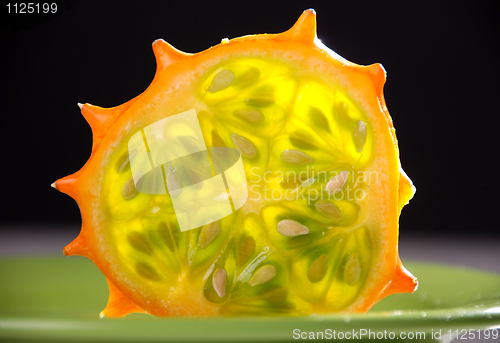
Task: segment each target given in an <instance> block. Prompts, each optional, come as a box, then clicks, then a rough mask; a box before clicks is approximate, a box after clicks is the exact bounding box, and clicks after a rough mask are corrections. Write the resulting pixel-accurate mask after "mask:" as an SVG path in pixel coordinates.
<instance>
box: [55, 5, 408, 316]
mask: <svg viewBox="0 0 500 343" xmlns="http://www.w3.org/2000/svg"><path fill="white" fill-rule="evenodd" d="M153 50H154V53H155V56H156V61H157V72H156V75H155V77H154V80H153V81H152V83H151V85H150V86H149V87H148V89H147V90H146V91H145V92H144V93H143V94H141V95H139V96H137V97H136V98H134V99H132V100H130V101H128V102H126V103H125V104H123V105H120V106H118V107H114V108H108V109H105V108H101V107H97V106H93V105H90V104H85V105H80V106H81V111H82V114H83V115H84V117H85V119H86V120H87V121H88V123H89V124H90V126H91V128H92V133H93V147H92V154H91V156H90V158H89V160H88V161H87V163H86V164H85V165H84V166H83V167H82V169H81V170H79V171H78V172H76V173H75V174H73V175H70V176H67V177H65V178H62V179H60V180H58V181H56V182H55V187H56V188H57V189H58V190H60V191H61V192H63V193H66V194H68V195H70V196H71V197H73V198H74V199H75V200H76V201H77V203H78V205H79V207H80V211H81V214H82V222H83V223H82V230H81V232H80V234H79V236H78V237H77V238H76V239H75V240H74V241H73V242H71V243H70V244H69V245H68V246H66V247H65V249H64V253H65V254H66V255H82V256H86V257H88V258H89V259H91V260H92V261H93V262H94V263H95V264H96V265H97V266H98V268H99V269H100V270H101V271H102V272H103V273H104V274H105V276H106V278H107V280H108V285H109V289H110V296H109V301H108V305H107V306H106V308H105V309H104V310H103V311H102V313H101V315H102V316H107V317H121V316H124V315H127V314H129V313H132V312H141V313H151V314H154V315H157V316H217V315H225V314H232V315H242V314H291V315H307V314H310V313H331V312H339V311H341V312H364V311H367V310H368V309H370V307H371V306H372V305H373V304H375V303H376V302H377V301H378V300H380V299H382V298H384V297H385V296H388V295H390V294H393V293H401V292H413V291H414V290H415V289H416V287H417V281H416V279H415V278H414V277H413V276H412V275H411V274H409V273H408V272H407V271H406V270H405V269H404V267H403V266H402V264H401V262H400V260H399V257H398V251H397V238H398V218H399V215H400V212H401V208H402V207H403V206H404V205H405V204H406V203H407V202H408V201H409V200H410V199H411V197H412V196H413V194H414V187H413V185H412V183H411V181H410V180H409V178H408V177H407V176H406V174H405V173H404V172H403V171H402V169H401V167H400V163H399V156H398V154H399V152H398V147H397V141H396V136H395V131H394V128H393V125H392V120H391V118H390V116H389V113H388V111H387V108H386V105H385V102H384V97H383V92H382V89H383V85H384V83H385V71H384V69H383V68H382V66H381V65H380V64H373V65H370V66H359V65H356V64H353V63H351V62H348V61H346V60H345V59H343V58H341V57H340V56H338V55H337V54H335V53H334V52H333V51H331V50H330V49H328V48H327V47H325V46H324V45H323V44H322V43H321V42H320V41H319V40H318V39H317V38H316V19H315V12H314V11H313V10H307V11H305V12H304V13H303V14H302V16H301V17H300V18H299V20H298V21H297V23H296V24H295V25H294V26H293V27H292V28H291V29H290V30H288V31H286V32H284V33H280V34H263V35H254V36H245V37H241V38H236V39H232V40H227V39H226V40H223V41H222V43H221V44H219V45H217V46H215V47H212V48H210V49H208V50H206V51H203V52H200V53H197V54H187V53H184V52H181V51H179V50H176V49H175V48H173V47H172V46H171V45H169V44H168V43H166V42H165V41H163V40H157V41H155V42H154V43H153ZM193 110H194V111H193ZM185 113H190V115H192V117H190V118H191V119H192V118H195V121H197V122H198V123H199V127H200V128H201V132H202V135H203V137H201V136H200V137H201V141H204V143H203V142H201V143H200V142H197V143H196V142H195V145H196V144H198V143H200V144H201V145H202V146H205V149H207V152H208V149H209V150H210V152H211V153H210V155H207V156H209V157H207V158H208V159H207V160H206V161H205V162H206V163H205V162H203V163H200V162H199V161H198V162H196V160H193V159H191V160H189V159H187V160H186V159H185V160H184V162H185V163H184V162H183V163H184V165H182V164H178V165H177V167H175V165H174V166H168V165H167V164H166V163H165V164H164V165H163V164H162V165H161V166H160V165H159V164H157V165H156V166H155V168H156V169H155V170H157V171H158V172H157V174H158V179H155V180H158V181H154V182H153V183H154V184H155V187H158V185H160V187H163V189H165V190H166V191H164V192H163V193H164V194H158V193H162V192H148V191H144V190H143V189H142V188H141V185H140V182H141V181H140V180H139V181H138V178H140V177H142V175H143V174H142V173H136V172H134V170H133V169H134V163H136V162H133V160H134V159H136V158H137V156H139V155H140V154H139V153H137V151H138V150H134V149H135V148H133V149H132V150H130V149H131V146H132V145H133V144H132V143H131V142H132V141H134V139H135V138H137V137H138V139H139V140H140V141H141V139H144V144H143V145H141V147H142V148H141V149H143V151H144V154H143V155H144V156H149V157H150V161H151V166H152V167H153V163H152V161H153V160H152V158H151V156H153V155H154V154H153V151H154V150H155V149H156V148H155V146H156V145H155V144H160V143H158V142H160V141H161V140H163V139H167V138H169V137H170V138H172V139H173V140H174V141H175V140H177V141H176V142H181V141H182V142H184V143H183V144H184V146H183V148H186V146H187V145H189V144H192V143H193V141H196V139H194V140H193V139H188V137H187V136H186V134H185V133H186V132H187V131H186V127H184V126H183V124H182V123H181V122H175V121H172V122H169V123H170V124H168V125H166V124H165V125H164V126H162V127H161V130H160V131H161V132H159V131H158V126H155V125H157V124H155V123H159V122H165V120H167V119H168V118H174V116H176V115H178V114H183V115H184V114H185ZM193 116H194V117H193ZM181 117H182V116H181ZM183 118H184V117H183ZM185 118H187V117H185ZM183 120H184V119H183ZM186 120H187V119H186ZM148 128H149V129H148ZM152 128H153V129H152ZM154 128H156V129H154ZM148 130H149V131H148ZM155 130H156V131H155ZM162 130H163V131H162ZM153 131H154V132H156V133H155V135H156V136H154V135H153V136H151V137H153V138H151V137H150V136H148V135H150V134H151V132H153ZM148 132H149V133H148ZM158 132H159V133H158ZM141 137H142V138H141ZM200 137H198V138H200ZM170 138H169V139H170ZM191 138H192V137H191ZM188 141H189V142H191V143H189V144H188V143H186V142H188ZM141 142H142V141H141ZM141 144H142V143H141ZM205 144H206V145H205ZM220 147H227V148H232V149H236V150H237V151H238V152H239V154H240V158H241V159H242V161H243V164H242V165H243V166H244V167H243V168H244V172H243V174H242V175H246V183H245V185H246V186H248V187H247V190H248V199H247V200H245V201H244V204H240V205H238V206H236V197H235V193H234V192H233V190H232V189H231V187H230V185H229V186H228V180H227V179H228V176H227V175H226V179H224V180H225V186H226V187H224V189H223V190H222V191H221V193H220V194H221V195H223V196H222V197H220V196H219V197H217V199H215V200H216V201H219V202H220V203H222V202H223V201H225V202H226V204H230V205H231V207H230V209H233V212H232V213H231V214H229V215H225V216H222V215H220V216H219V217H220V219H219V220H211V222H210V220H206V216H207V215H213V214H214V213H215V212H216V211H213V210H211V208H210V207H209V206H208V205H207V206H206V208H205V205H204V204H203V203H201V204H200V203H197V205H196V206H191V208H190V210H189V211H192V212H189V213H191V214H190V215H186V213H187V212H186V213H180V212H179V211H174V208H173V207H174V206H173V205H174V204H176V201H177V203H178V201H181V200H182V199H184V198H183V197H184V196H185V194H187V190H186V189H187V188H186V187H187V186H193V187H195V186H196V187H198V188H197V189H199V191H198V192H203V190H204V187H205V186H203V184H202V183H198V182H201V181H202V180H205V179H206V180H208V178H207V177H206V176H205V177H202V176H200V175H201V174H200V173H201V170H202V169H203V168H205V167H207V166H210V165H211V163H214V158H215V157H214V156H215V155H214V151H215V150H212V148H220ZM137 149H139V148H137ZM169 149H170V148H167V149H166V150H167V151H169ZM172 149H173V148H172ZM186 149H187V148H186ZM160 150H161V149H160ZM197 151H198V150H197ZM200 151H201V150H200ZM153 158H156V157H155V156H153ZM131 161H132V162H133V163H132V162H131ZM145 161H147V158H145ZM200 161H201V160H200ZM207 168H209V169H208V170H211V175H209V176H210V177H211V178H215V177H216V176H217V175H216V174H217V172H214V169H213V168H214V167H213V165H212V167H207ZM181 171H182V172H183V173H184V174H181ZM219 174H220V173H219ZM222 174H223V173H222ZM226 174H227V173H226ZM138 175H139V176H138ZM240 181H241V180H240ZM240 184H241V183H240ZM148 193H149V194H148ZM151 193H157V194H151ZM231 195H232V196H231ZM190 196H194V197H197V195H196V192H195V193H193V194H191V195H190ZM221 199H222V200H221ZM184 200H185V199H184ZM239 206H241V208H239V209H238V207H239ZM193 213H194V215H193ZM200 213H201V214H200ZM216 214H217V215H219V214H218V213H216ZM197 216H198V217H197ZM194 217H197V218H198V219H199V218H201V219H200V220H201V222H202V221H203V220H205V222H204V223H205V224H204V225H200V226H199V227H195V228H194V229H186V228H184V229H183V227H184V226H183V225H184V224H183V223H187V222H190V223H191V222H192V221H193V220H195V219H193V218H194ZM198 219H196V220H198ZM196 220H195V222H196Z"/></svg>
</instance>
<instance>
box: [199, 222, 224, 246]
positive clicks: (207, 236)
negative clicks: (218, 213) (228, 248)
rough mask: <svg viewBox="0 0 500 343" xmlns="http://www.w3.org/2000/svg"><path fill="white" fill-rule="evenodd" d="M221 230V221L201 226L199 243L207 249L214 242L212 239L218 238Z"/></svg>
mask: <svg viewBox="0 0 500 343" xmlns="http://www.w3.org/2000/svg"><path fill="white" fill-rule="evenodd" d="M219 232H220V224H219V222H212V223H210V224H207V225H204V226H203V227H202V228H201V232H200V239H199V241H198V243H199V244H200V247H201V248H202V249H205V248H206V247H208V246H209V245H210V243H212V241H213V240H214V239H215V238H217V236H218V235H219Z"/></svg>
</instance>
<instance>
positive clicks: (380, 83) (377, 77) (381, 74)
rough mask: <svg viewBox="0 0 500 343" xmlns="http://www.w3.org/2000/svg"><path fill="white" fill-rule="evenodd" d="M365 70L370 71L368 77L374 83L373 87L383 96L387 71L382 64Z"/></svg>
mask: <svg viewBox="0 0 500 343" xmlns="http://www.w3.org/2000/svg"><path fill="white" fill-rule="evenodd" d="M365 68H367V69H368V76H369V77H370V79H371V80H372V81H373V85H374V86H375V89H376V91H377V93H379V94H381V93H382V91H383V88H384V85H385V81H386V75H387V73H386V71H385V69H384V67H383V66H382V65H381V64H380V63H374V64H370V65H369V66H366V67H365Z"/></svg>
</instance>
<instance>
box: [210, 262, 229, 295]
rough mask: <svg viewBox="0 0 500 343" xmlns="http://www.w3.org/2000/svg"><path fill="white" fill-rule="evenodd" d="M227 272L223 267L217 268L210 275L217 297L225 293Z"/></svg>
mask: <svg viewBox="0 0 500 343" xmlns="http://www.w3.org/2000/svg"><path fill="white" fill-rule="evenodd" d="M226 283H227V273H226V271H225V270H224V269H221V268H218V269H216V270H215V272H214V275H213V276H212V285H213V286H214V290H215V293H217V295H218V296H219V298H224V295H226Z"/></svg>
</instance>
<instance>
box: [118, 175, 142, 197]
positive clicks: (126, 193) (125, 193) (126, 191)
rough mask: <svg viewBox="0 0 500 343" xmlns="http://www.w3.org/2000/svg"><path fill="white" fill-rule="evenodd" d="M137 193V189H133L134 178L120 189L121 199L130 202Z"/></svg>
mask: <svg viewBox="0 0 500 343" xmlns="http://www.w3.org/2000/svg"><path fill="white" fill-rule="evenodd" d="M138 193H139V191H138V190H137V188H135V184H134V178H133V177H131V178H130V179H128V180H127V182H125V184H124V185H123V188H122V197H123V199H125V200H132V199H133V198H135V196H136V195H137V194H138Z"/></svg>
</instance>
